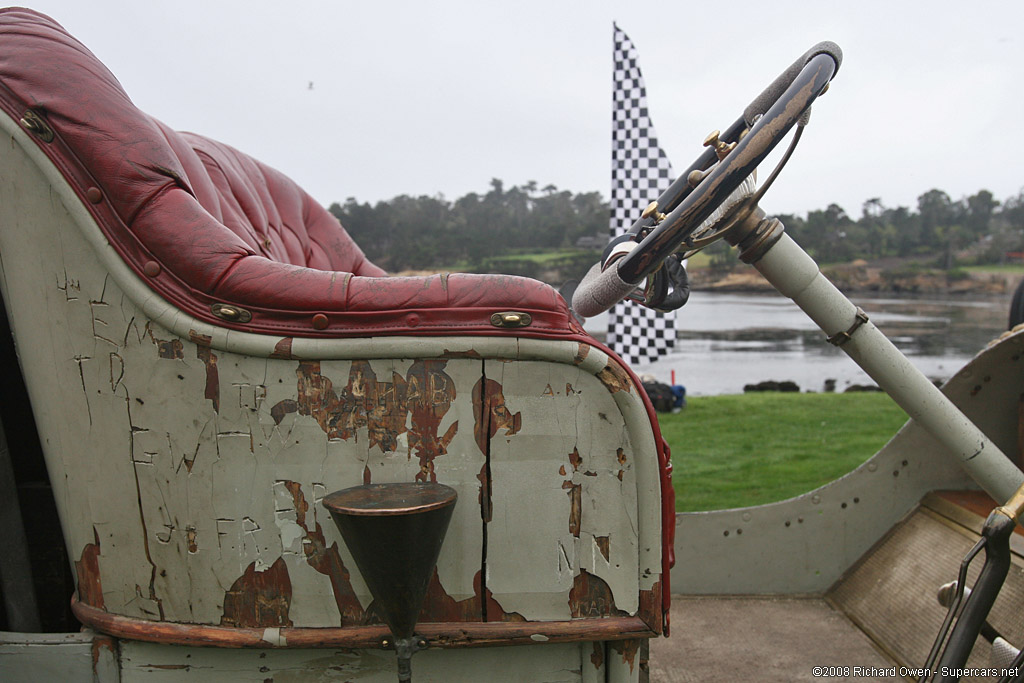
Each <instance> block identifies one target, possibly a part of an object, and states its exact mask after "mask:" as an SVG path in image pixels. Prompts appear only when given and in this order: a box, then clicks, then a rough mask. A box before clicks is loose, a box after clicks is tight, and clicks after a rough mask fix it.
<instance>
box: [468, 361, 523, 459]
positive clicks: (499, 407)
mask: <svg viewBox="0 0 1024 683" xmlns="http://www.w3.org/2000/svg"><path fill="white" fill-rule="evenodd" d="M473 405H474V406H475V407H476V408H477V410H475V411H474V413H475V414H476V415H477V419H476V424H474V425H473V436H475V437H476V445H477V446H478V447H479V448H480V452H481V453H484V454H485V455H486V454H487V453H488V442H489V441H490V440H491V439H492V438H493V437H494V435H495V434H497V433H498V430H499V429H504V430H505V435H506V436H512V435H513V434H516V433H517V432H519V430H520V429H522V427H523V414H522V413H515V414H513V413H511V412H510V411H509V409H508V407H507V406H506V405H505V396H504V395H503V394H502V387H501V384H499V383H498V382H496V381H494V380H493V379H487V378H486V377H481V378H480V381H479V382H477V383H476V385H475V386H474V387H473Z"/></svg>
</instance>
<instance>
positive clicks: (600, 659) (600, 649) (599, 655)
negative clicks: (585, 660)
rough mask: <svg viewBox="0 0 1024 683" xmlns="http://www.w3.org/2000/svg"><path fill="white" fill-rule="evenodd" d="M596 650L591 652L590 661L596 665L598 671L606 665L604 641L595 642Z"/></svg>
mask: <svg viewBox="0 0 1024 683" xmlns="http://www.w3.org/2000/svg"><path fill="white" fill-rule="evenodd" d="M593 646H594V651H593V652H592V653H590V663H591V664H593V665H594V668H595V669H597V670H598V671H600V670H601V667H602V666H604V643H598V642H595V643H593Z"/></svg>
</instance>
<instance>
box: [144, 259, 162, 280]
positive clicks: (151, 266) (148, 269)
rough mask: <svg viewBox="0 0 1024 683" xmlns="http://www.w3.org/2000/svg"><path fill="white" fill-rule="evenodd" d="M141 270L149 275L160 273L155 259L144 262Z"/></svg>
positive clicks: (153, 275) (154, 275)
mask: <svg viewBox="0 0 1024 683" xmlns="http://www.w3.org/2000/svg"><path fill="white" fill-rule="evenodd" d="M142 272H143V273H145V274H146V275H148V276H149V277H156V276H157V275H159V274H160V264H159V263H157V262H156V261H146V264H145V265H144V266H142Z"/></svg>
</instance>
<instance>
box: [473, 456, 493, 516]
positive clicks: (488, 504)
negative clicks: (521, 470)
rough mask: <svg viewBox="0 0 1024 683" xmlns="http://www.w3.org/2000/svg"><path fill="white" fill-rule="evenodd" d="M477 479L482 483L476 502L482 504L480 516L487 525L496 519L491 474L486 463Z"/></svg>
mask: <svg viewBox="0 0 1024 683" xmlns="http://www.w3.org/2000/svg"><path fill="white" fill-rule="evenodd" d="M476 478H477V481H479V482H480V488H479V492H478V493H477V497H476V501H477V503H479V504H480V516H481V517H482V518H483V520H484V523H487V522H490V521H491V519H492V518H493V517H494V503H493V501H492V498H493V495H492V491H491V473H490V470H489V469H488V466H487V463H486V462H485V463H484V464H483V465H482V466H481V467H480V473H479V474H477V475H476Z"/></svg>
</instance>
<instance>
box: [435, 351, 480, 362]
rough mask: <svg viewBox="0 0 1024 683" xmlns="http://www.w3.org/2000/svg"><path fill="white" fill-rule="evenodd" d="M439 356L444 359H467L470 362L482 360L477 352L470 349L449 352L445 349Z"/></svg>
mask: <svg viewBox="0 0 1024 683" xmlns="http://www.w3.org/2000/svg"><path fill="white" fill-rule="evenodd" d="M441 355H442V356H444V357H445V358H449V359H452V358H469V359H470V360H483V356H481V355H480V353H479V352H478V351H474V350H473V349H470V350H468V351H449V350H448V349H445V350H444V351H442V352H441Z"/></svg>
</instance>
